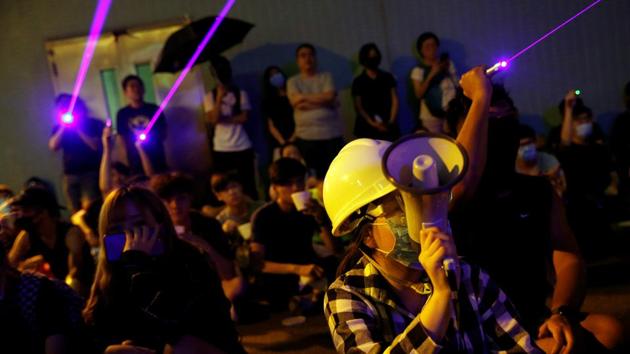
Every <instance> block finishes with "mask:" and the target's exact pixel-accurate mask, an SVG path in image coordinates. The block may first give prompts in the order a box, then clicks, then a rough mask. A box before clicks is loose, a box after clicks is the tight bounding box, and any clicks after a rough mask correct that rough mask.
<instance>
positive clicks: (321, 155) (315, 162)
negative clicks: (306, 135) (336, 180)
mask: <svg viewBox="0 0 630 354" xmlns="http://www.w3.org/2000/svg"><path fill="white" fill-rule="evenodd" d="M295 145H296V146H297V147H298V149H300V152H301V153H302V156H304V160H305V161H306V166H307V167H308V168H312V169H314V170H315V171H316V172H317V178H321V179H323V178H324V176H326V172H327V171H328V166H330V163H331V162H332V160H333V159H334V158H335V156H337V153H338V152H339V150H341V148H342V147H343V138H342V137H338V138H332V139H326V140H304V139H300V138H298V139H297V140H296V141H295Z"/></svg>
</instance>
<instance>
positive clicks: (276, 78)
mask: <svg viewBox="0 0 630 354" xmlns="http://www.w3.org/2000/svg"><path fill="white" fill-rule="evenodd" d="M284 81H285V80H284V75H282V74H281V73H275V74H273V75H271V77H270V78H269V83H270V84H271V86H273V87H275V88H283V87H284Z"/></svg>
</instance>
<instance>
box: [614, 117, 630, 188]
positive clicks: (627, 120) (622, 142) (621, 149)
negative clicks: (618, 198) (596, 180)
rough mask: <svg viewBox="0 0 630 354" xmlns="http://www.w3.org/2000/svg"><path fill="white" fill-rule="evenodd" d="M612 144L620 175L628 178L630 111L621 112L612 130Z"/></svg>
mask: <svg viewBox="0 0 630 354" xmlns="http://www.w3.org/2000/svg"><path fill="white" fill-rule="evenodd" d="M610 145H611V148H612V151H613V153H614V154H615V160H616V164H617V169H618V171H619V177H620V178H621V179H622V180H624V181H625V180H627V179H628V178H629V176H628V170H629V169H630V111H628V112H624V113H622V114H620V115H619V116H618V117H617V118H616V119H615V123H614V124H613V128H612V129H611V131H610Z"/></svg>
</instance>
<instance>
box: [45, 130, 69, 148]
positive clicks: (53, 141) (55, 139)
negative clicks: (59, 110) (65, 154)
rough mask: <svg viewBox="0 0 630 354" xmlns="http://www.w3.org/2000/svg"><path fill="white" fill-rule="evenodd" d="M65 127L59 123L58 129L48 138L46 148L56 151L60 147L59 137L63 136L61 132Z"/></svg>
mask: <svg viewBox="0 0 630 354" xmlns="http://www.w3.org/2000/svg"><path fill="white" fill-rule="evenodd" d="M65 130H66V128H65V127H64V126H63V125H61V126H59V129H57V131H56V132H55V133H54V134H53V135H52V136H51V137H50V139H48V148H49V149H50V150H51V151H57V150H59V148H60V147H61V139H62V138H63V132H64V131H65Z"/></svg>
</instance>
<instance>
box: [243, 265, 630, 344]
mask: <svg viewBox="0 0 630 354" xmlns="http://www.w3.org/2000/svg"><path fill="white" fill-rule="evenodd" d="M629 270H630V262H627V261H624V260H622V259H619V258H612V259H608V260H606V261H603V262H597V263H593V264H590V265H589V269H588V274H589V282H590V284H591V285H590V286H589V288H588V292H587V296H586V299H585V301H584V306H583V311H586V312H597V313H606V314H611V315H613V316H614V317H616V318H617V319H619V320H620V321H621V322H622V323H623V325H624V334H625V336H624V337H625V338H630V272H629ZM292 316H293V315H292V314H291V313H289V312H285V313H276V314H272V315H271V317H270V318H269V319H268V320H266V321H263V322H259V323H255V324H249V325H240V326H238V330H239V332H240V333H241V336H242V342H243V344H244V346H245V347H246V349H247V351H248V352H249V353H252V354H270V353H286V354H290V353H299V354H311V353H312V354H315V353H317V354H320V353H322V354H326V353H335V350H334V348H333V345H332V341H331V339H330V334H329V332H328V325H327V324H326V319H325V318H324V315H323V314H316V315H310V316H307V317H306V318H305V319H304V322H303V323H297V324H292V325H283V323H282V322H283V320H287V319H288V318H290V317H292ZM297 320H298V321H297V322H299V320H300V319H297ZM285 322H287V321H285Z"/></svg>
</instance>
